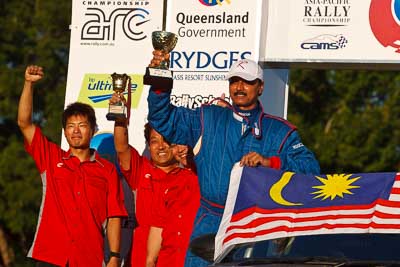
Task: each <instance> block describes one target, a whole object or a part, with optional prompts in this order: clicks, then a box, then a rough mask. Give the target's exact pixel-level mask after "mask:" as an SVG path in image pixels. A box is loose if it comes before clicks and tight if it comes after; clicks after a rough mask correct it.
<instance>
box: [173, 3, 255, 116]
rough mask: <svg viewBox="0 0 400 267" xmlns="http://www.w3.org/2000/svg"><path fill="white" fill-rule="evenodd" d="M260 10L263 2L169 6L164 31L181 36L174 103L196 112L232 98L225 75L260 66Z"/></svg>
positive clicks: (176, 54)
mask: <svg viewBox="0 0 400 267" xmlns="http://www.w3.org/2000/svg"><path fill="white" fill-rule="evenodd" d="M261 7H262V1H261V0H256V1H255V0H253V1H239V0H224V1H223V0H187V1H182V0H171V1H168V5H167V9H168V11H167V25H166V28H167V30H168V31H171V32H174V33H176V34H177V35H178V43H177V45H176V47H175V49H174V50H173V51H172V53H171V69H172V70H173V71H174V89H173V91H172V97H171V102H172V103H173V104H175V105H177V106H184V107H188V108H196V107H199V106H200V105H201V104H203V103H205V102H209V101H210V100H212V99H214V98H215V97H219V96H221V94H222V93H223V92H224V93H225V94H226V96H228V95H229V94H228V82H227V81H226V80H225V75H226V74H227V71H228V70H229V68H230V67H231V65H232V63H233V62H235V61H237V60H239V59H242V58H249V59H253V60H256V61H258V58H259V47H260V27H261V11H262V8H261ZM227 100H228V98H227Z"/></svg>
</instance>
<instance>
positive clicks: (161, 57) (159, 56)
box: [149, 50, 169, 67]
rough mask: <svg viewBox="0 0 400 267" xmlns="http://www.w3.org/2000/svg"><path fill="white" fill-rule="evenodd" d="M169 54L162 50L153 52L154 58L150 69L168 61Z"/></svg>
mask: <svg viewBox="0 0 400 267" xmlns="http://www.w3.org/2000/svg"><path fill="white" fill-rule="evenodd" d="M168 60H169V54H168V53H165V52H164V51H162V50H154V51H153V58H152V59H151V62H150V64H149V67H158V66H160V63H161V62H162V61H168Z"/></svg>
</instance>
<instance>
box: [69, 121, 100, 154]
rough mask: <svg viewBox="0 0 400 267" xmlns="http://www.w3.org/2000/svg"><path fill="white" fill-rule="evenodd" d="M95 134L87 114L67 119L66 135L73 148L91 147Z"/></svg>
mask: <svg viewBox="0 0 400 267" xmlns="http://www.w3.org/2000/svg"><path fill="white" fill-rule="evenodd" d="M93 134H94V133H93V131H92V129H91V127H90V124H89V121H88V119H87V117H86V116H82V115H74V116H71V117H69V118H68V119H67V122H66V124H65V129H64V135H65V138H66V139H67V142H68V144H69V146H70V147H71V148H75V149H86V148H89V145H90V140H91V138H92V137H93Z"/></svg>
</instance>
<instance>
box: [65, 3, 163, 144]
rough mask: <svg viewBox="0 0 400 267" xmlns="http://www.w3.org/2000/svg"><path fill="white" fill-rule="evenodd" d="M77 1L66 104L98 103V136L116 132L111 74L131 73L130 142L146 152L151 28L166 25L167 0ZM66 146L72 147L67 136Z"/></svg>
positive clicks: (73, 13) (73, 19) (96, 104)
mask: <svg viewBox="0 0 400 267" xmlns="http://www.w3.org/2000/svg"><path fill="white" fill-rule="evenodd" d="M72 5H73V10H72V22H71V26H70V29H71V42H70V54H69V65H68V80H67V91H66V98H65V105H68V104H69V103H72V102H75V101H81V102H84V103H87V104H90V105H92V106H93V107H94V108H95V110H96V116H97V120H98V127H99V132H98V134H97V136H100V134H101V133H109V134H112V132H113V129H114V122H112V121H107V119H106V117H105V116H106V114H107V112H108V100H109V98H110V97H111V94H112V93H113V90H112V85H111V76H110V74H112V73H114V72H117V73H126V74H128V75H130V76H131V78H132V110H131V125H130V127H129V131H130V143H131V144H132V145H134V146H135V147H136V148H137V149H138V150H139V151H143V149H144V147H145V143H144V138H143V126H144V123H145V121H146V117H147V100H146V98H147V92H148V89H147V88H146V87H145V88H144V87H143V73H144V70H145V67H146V66H147V65H148V63H149V62H150V59H151V58H152V54H151V53H152V51H153V48H152V43H151V32H152V31H154V30H157V29H158V30H160V29H161V26H162V18H163V1H162V0H158V1H150V0H104V1H103V0H73V2H72ZM136 136H138V137H139V138H135V137H136ZM95 138H96V136H95ZM111 141H112V139H111ZM110 145H112V142H111V144H110ZM62 146H63V147H64V148H66V147H67V143H66V141H65V139H64V137H63V140H62Z"/></svg>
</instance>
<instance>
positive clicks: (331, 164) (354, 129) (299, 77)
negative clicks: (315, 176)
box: [288, 70, 400, 173]
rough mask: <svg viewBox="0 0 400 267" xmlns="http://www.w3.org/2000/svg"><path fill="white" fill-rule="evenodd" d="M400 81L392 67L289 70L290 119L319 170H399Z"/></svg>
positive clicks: (326, 171)
mask: <svg viewBox="0 0 400 267" xmlns="http://www.w3.org/2000/svg"><path fill="white" fill-rule="evenodd" d="M399 85H400V75H399V74H398V73H397V72H394V71H355V70H335V71H333V70H294V71H292V72H291V79H290V94H289V110H288V114H289V120H291V121H292V122H293V123H295V124H296V125H298V126H299V130H300V133H301V135H302V137H303V139H304V142H305V143H306V144H307V145H308V146H310V148H311V149H312V150H314V152H315V153H316V155H317V157H318V159H319V161H320V164H321V169H322V172H323V173H336V172H347V173H349V172H382V171H397V170H398V169H399V167H400V146H399V141H398V140H400V139H399V137H400V128H399V126H400V121H399V120H398V118H399V115H400V107H399V104H400V91H399V90H398V89H399Z"/></svg>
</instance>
